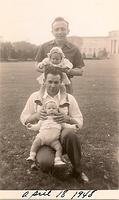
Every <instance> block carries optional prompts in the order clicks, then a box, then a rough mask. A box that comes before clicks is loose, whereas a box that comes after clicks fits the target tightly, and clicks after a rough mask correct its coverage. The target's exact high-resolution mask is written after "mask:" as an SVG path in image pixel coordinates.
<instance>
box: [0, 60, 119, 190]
mask: <svg viewBox="0 0 119 200" xmlns="http://www.w3.org/2000/svg"><path fill="white" fill-rule="evenodd" d="M85 63H86V68H85V70H84V75H83V76H82V77H80V78H79V77H75V78H74V79H73V85H74V96H75V97H76V99H77V101H78V103H79V105H80V109H81V111H82V113H83V116H84V126H83V129H82V131H81V134H80V137H81V143H82V164H83V169H84V172H86V174H87V175H88V177H89V180H90V182H89V183H88V184H84V185H82V184H79V183H77V181H76V180H75V179H74V178H70V179H68V180H65V181H61V180H59V179H57V178H56V177H53V176H51V175H49V174H45V173H43V172H41V171H40V170H39V171H33V172H31V171H29V168H28V165H27V163H26V161H25V158H27V156H28V154H29V150H30V146H31V142H32V137H33V134H32V133H31V134H29V132H28V131H27V130H26V129H25V127H23V126H22V124H21V123H20V120H19V116H20V114H21V112H22V109H23V107H24V105H25V103H26V100H27V99H28V97H29V95H30V94H31V93H32V92H34V91H36V90H38V83H37V81H36V77H37V76H38V75H39V74H38V73H37V72H36V71H35V69H34V63H32V62H17V63H2V64H1V66H0V81H1V83H0V94H1V97H0V122H1V123H0V150H1V154H0V161H1V167H0V189H1V190H10V189H12V190H25V189H28V190H30V189H38V190H40V189H102V190H105V189H107V190H108V189H117V188H118V177H117V176H118V163H117V147H118V136H117V134H118V123H117V121H118V116H119V107H118V106H119V105H118V100H117V99H118V98H119V90H118V89H119V88H118V85H119V79H118V71H119V70H118V66H117V64H116V63H115V62H114V60H97V61H94V60H92V61H91V60H87V61H86V62H85Z"/></svg>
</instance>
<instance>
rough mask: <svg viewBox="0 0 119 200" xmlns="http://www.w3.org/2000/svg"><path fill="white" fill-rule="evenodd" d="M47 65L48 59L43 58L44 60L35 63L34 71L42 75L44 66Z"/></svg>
mask: <svg viewBox="0 0 119 200" xmlns="http://www.w3.org/2000/svg"><path fill="white" fill-rule="evenodd" d="M48 63H49V59H48V58H45V59H44V60H42V62H39V63H36V64H35V67H36V70H37V71H38V72H41V73H43V72H44V70H45V65H47V64H48Z"/></svg>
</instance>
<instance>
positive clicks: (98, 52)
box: [69, 31, 119, 58]
mask: <svg viewBox="0 0 119 200" xmlns="http://www.w3.org/2000/svg"><path fill="white" fill-rule="evenodd" d="M69 41H70V42H72V43H74V44H75V45H77V46H78V47H79V49H80V51H81V53H82V55H83V57H84V58H110V57H113V56H119V31H111V32H109V35H108V36H106V37H77V36H71V37H69Z"/></svg>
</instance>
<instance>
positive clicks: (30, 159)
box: [26, 156, 35, 162]
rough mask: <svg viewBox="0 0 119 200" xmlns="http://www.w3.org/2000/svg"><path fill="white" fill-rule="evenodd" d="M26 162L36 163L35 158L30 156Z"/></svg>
mask: <svg viewBox="0 0 119 200" xmlns="http://www.w3.org/2000/svg"><path fill="white" fill-rule="evenodd" d="M26 161H29V162H32V161H35V157H34V156H29V157H28V158H27V159H26Z"/></svg>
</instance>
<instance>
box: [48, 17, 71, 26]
mask: <svg viewBox="0 0 119 200" xmlns="http://www.w3.org/2000/svg"><path fill="white" fill-rule="evenodd" d="M61 21H63V22H65V23H66V24H67V27H69V22H68V21H66V20H65V19H64V18H63V17H56V18H55V19H54V21H53V22H52V27H53V24H54V23H55V22H61Z"/></svg>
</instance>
